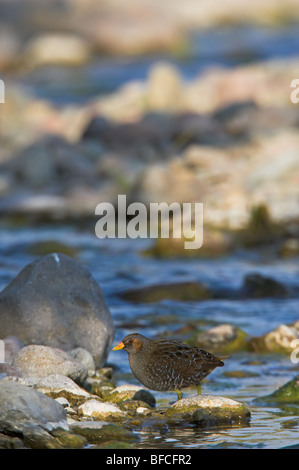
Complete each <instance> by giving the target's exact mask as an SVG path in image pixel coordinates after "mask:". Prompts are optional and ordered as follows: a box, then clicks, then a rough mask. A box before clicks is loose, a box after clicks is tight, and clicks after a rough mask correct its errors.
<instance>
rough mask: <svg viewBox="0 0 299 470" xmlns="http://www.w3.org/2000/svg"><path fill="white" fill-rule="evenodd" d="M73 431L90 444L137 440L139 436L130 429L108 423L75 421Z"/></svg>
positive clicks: (72, 425) (72, 424)
mask: <svg viewBox="0 0 299 470" xmlns="http://www.w3.org/2000/svg"><path fill="white" fill-rule="evenodd" d="M70 427H71V430H72V431H73V432H75V433H76V434H80V435H81V436H84V437H86V438H87V440H88V441H89V442H96V441H110V440H114V439H115V440H120V441H122V440H131V439H133V440H136V439H137V436H136V434H134V433H133V432H131V431H129V430H128V429H126V428H124V427H123V426H120V425H118V424H114V423H107V422H106V421H74V422H72V423H71V425H70Z"/></svg>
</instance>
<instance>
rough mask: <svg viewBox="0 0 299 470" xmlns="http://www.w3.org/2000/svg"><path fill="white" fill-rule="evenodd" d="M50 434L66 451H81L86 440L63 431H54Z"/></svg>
mask: <svg viewBox="0 0 299 470" xmlns="http://www.w3.org/2000/svg"><path fill="white" fill-rule="evenodd" d="M51 434H52V436H54V437H56V439H58V441H59V442H60V443H61V444H62V445H63V447H65V448H66V449H81V448H82V447H84V446H85V445H86V444H87V439H86V438H85V437H83V436H80V435H79V434H74V433H72V432H69V431H66V430H64V429H56V430H55V431H53V432H52V433H51Z"/></svg>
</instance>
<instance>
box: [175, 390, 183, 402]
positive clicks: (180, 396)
mask: <svg viewBox="0 0 299 470" xmlns="http://www.w3.org/2000/svg"><path fill="white" fill-rule="evenodd" d="M176 393H177V396H178V401H179V400H181V399H182V398H183V392H182V391H181V390H179V389H177V390H176Z"/></svg>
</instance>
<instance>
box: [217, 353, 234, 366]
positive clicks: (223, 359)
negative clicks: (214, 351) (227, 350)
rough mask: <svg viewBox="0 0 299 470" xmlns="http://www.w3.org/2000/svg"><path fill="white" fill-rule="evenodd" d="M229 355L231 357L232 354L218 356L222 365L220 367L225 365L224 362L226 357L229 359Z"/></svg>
mask: <svg viewBox="0 0 299 470" xmlns="http://www.w3.org/2000/svg"><path fill="white" fill-rule="evenodd" d="M229 357H231V356H230V355H228V356H217V358H216V359H218V360H219V361H220V364H219V366H220V367H222V366H224V362H223V361H225V359H228V358H229Z"/></svg>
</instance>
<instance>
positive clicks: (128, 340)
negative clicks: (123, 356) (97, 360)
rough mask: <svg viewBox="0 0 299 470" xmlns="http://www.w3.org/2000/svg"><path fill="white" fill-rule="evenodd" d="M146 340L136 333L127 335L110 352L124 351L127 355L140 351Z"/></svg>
mask: <svg viewBox="0 0 299 470" xmlns="http://www.w3.org/2000/svg"><path fill="white" fill-rule="evenodd" d="M144 341H146V338H145V337H144V336H142V335H140V334H138V333H133V334H131V335H127V336H126V337H125V338H124V339H123V340H122V341H121V342H120V343H119V344H118V345H117V346H114V348H113V349H112V351H117V350H118V349H124V350H125V351H127V353H133V352H137V351H140V350H141V348H142V347H143V343H144Z"/></svg>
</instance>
